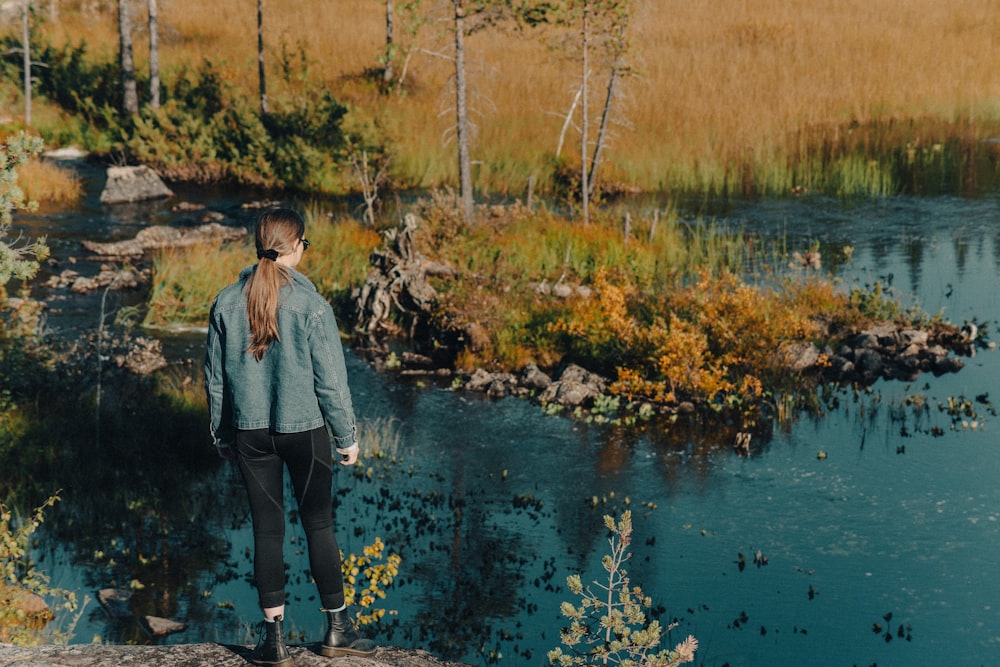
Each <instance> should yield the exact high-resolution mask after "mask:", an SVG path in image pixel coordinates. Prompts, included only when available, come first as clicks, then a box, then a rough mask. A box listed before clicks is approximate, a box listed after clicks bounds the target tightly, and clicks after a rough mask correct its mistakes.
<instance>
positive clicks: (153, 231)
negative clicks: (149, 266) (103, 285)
mask: <svg viewBox="0 0 1000 667" xmlns="http://www.w3.org/2000/svg"><path fill="white" fill-rule="evenodd" d="M246 236H247V230H246V229H244V228H243V227H227V226H225V225H221V224H219V223H218V222H210V223H208V224H206V225H200V226H198V227H191V228H178V227H167V226H165V225H153V226H152V227H146V228H145V229H143V230H141V231H140V232H139V233H138V234H136V235H135V238H133V239H127V240H124V241H112V242H109V243H101V242H98V241H89V240H88V241H81V243H82V244H83V247H84V248H86V249H87V250H89V251H90V252H92V253H94V254H95V255H101V256H104V257H139V256H141V255H142V254H143V253H145V252H146V251H147V250H162V249H164V248H183V247H189V246H193V245H198V244H202V243H216V244H218V243H223V242H225V241H235V240H237V239H242V238H246Z"/></svg>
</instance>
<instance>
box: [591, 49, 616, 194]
mask: <svg viewBox="0 0 1000 667" xmlns="http://www.w3.org/2000/svg"><path fill="white" fill-rule="evenodd" d="M617 82H618V67H617V66H616V67H614V68H613V69H612V70H611V79H610V80H609V81H608V96H607V98H605V100H604V112H603V113H602V114H601V127H600V129H599V130H598V131H597V145H596V146H595V147H594V160H593V161H592V162H591V163H590V176H589V177H588V179H587V187H588V188H589V189H588V190H587V193H588V196H589V197H593V196H594V185H595V184H596V183H597V165H599V164H600V163H601V153H602V152H603V150H604V142H605V140H606V139H607V134H608V124H609V122H610V119H611V102H612V100H613V99H614V98H615V84H616V83H617Z"/></svg>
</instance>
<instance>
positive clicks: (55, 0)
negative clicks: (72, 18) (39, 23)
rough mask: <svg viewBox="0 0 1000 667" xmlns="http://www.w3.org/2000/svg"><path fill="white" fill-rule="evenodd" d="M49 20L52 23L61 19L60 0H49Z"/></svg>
mask: <svg viewBox="0 0 1000 667" xmlns="http://www.w3.org/2000/svg"><path fill="white" fill-rule="evenodd" d="M49 21H50V22H52V23H57V22H58V21H59V0H49Z"/></svg>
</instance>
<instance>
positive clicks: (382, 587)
mask: <svg viewBox="0 0 1000 667" xmlns="http://www.w3.org/2000/svg"><path fill="white" fill-rule="evenodd" d="M342 558H343V560H342V561H341V570H342V572H343V573H344V597H345V601H346V602H347V606H351V605H357V606H358V607H360V610H359V611H358V614H357V621H358V623H359V624H360V625H367V624H369V623H378V622H379V621H381V620H382V617H383V616H385V614H386V610H385V609H383V608H381V607H374V606H373V605H374V604H375V603H376V602H377V601H378V600H384V599H385V595H386V594H385V592H386V590H387V589H388V588H389V587H391V586H392V582H393V580H394V579H395V578H396V575H397V574H399V564H400V563H401V562H402V558H400V556H399V554H396V553H390V554H388V555H387V554H386V553H385V544H384V543H383V542H382V538H380V537H376V538H375V542H373V543H372V544H370V545H368V546H366V547H365V548H364V549H363V550H362V555H360V556H359V555H357V554H349V555H347V556H343V555H342ZM388 613H389V614H395V613H396V612H395V611H394V610H393V611H389V612H388Z"/></svg>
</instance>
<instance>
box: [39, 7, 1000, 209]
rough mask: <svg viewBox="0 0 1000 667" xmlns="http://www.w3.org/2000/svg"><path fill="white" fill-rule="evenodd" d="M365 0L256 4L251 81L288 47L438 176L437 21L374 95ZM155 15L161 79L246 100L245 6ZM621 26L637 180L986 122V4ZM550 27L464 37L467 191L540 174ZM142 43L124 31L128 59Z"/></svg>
mask: <svg viewBox="0 0 1000 667" xmlns="http://www.w3.org/2000/svg"><path fill="white" fill-rule="evenodd" d="M425 4H429V3H425ZM383 7H384V6H383V3H381V2H376V1H375V0H268V2H267V3H266V4H265V11H266V18H265V21H266V24H265V26H266V41H267V44H268V47H269V52H268V53H269V60H268V64H269V75H268V76H269V79H268V87H269V93H270V94H275V95H277V94H280V93H281V90H282V86H283V84H282V82H281V81H280V76H279V74H278V72H277V63H278V53H279V45H280V44H282V43H284V44H286V45H288V46H289V47H290V48H293V49H295V48H297V45H299V44H301V45H302V46H303V47H304V48H305V50H306V51H307V53H308V54H309V56H310V58H311V60H312V63H313V64H312V68H311V73H310V74H311V76H312V77H313V78H314V80H315V81H321V82H322V85H326V86H329V87H330V88H331V89H332V90H333V91H334V93H335V94H336V95H337V96H338V98H340V99H341V100H343V101H345V102H347V103H349V104H350V105H351V107H352V109H353V110H354V113H358V114H361V115H364V116H367V117H378V118H380V119H382V121H383V123H384V124H385V126H386V127H388V128H390V129H391V131H392V132H393V134H394V138H395V140H396V141H397V142H398V143H399V146H400V153H399V156H398V158H397V163H396V167H397V169H400V170H402V171H403V172H405V175H406V176H407V177H408V179H407V180H409V181H410V182H413V183H415V184H421V185H430V184H434V183H437V182H440V181H442V180H446V179H453V177H454V173H455V171H456V169H455V167H454V165H453V162H454V159H453V158H452V153H453V151H452V146H451V145H450V144H447V143H446V139H447V137H448V136H449V128H450V126H451V125H452V122H453V120H452V119H453V114H452V113H451V112H450V108H451V105H452V94H451V93H450V91H449V81H450V79H449V75H450V71H449V62H448V61H447V60H445V59H443V58H439V57H436V56H433V55H430V53H429V52H444V51H446V50H447V49H448V42H447V39H446V35H444V34H443V33H441V32H437V33H435V32H434V31H435V30H440V29H441V28H440V26H439V27H432V26H429V27H427V28H425V29H424V31H423V32H422V33H421V34H420V36H419V38H418V40H419V44H418V45H419V46H420V47H421V48H422V49H425V50H426V51H420V52H417V53H415V55H414V56H413V58H412V60H411V62H410V64H409V69H408V79H407V84H408V85H409V88H408V91H407V94H405V95H388V96H383V95H379V94H378V93H377V92H376V91H375V90H374V87H373V86H372V85H370V84H369V83H368V82H366V81H365V80H363V79H362V78H361V77H360V75H361V74H362V73H363V72H364V71H365V70H366V69H370V68H373V67H375V66H376V58H377V56H378V54H379V52H380V49H381V48H382V46H383V44H384V39H385V36H384V29H385V28H384V20H385V17H384V13H383V11H384V9H383ZM160 13H161V34H162V35H163V37H162V38H161V43H162V49H163V51H162V56H161V63H162V64H161V67H162V68H163V70H164V72H165V74H167V73H168V72H169V71H170V70H171V69H173V70H176V69H177V68H179V67H180V66H181V64H182V63H185V62H187V63H195V64H197V63H199V62H200V61H201V60H202V59H205V58H208V59H211V60H212V61H213V62H215V63H216V64H218V65H219V66H220V67H221V68H222V71H223V72H224V73H225V74H226V75H227V76H228V77H230V78H231V80H232V81H233V82H235V83H236V84H237V85H238V86H240V87H242V88H245V89H247V91H248V94H253V91H254V90H255V86H256V67H257V61H256V14H255V11H254V5H253V3H246V2H237V0H215V1H213V2H211V3H202V2H196V1H195V0H166V1H164V2H161V10H160ZM62 16H63V24H62V25H60V26H52V34H53V36H55V37H56V39H59V38H61V37H65V35H79V34H87V35H88V42H89V43H90V44H91V45H92V46H96V47H97V48H101V49H105V50H113V49H114V48H115V47H116V45H117V39H116V33H115V26H114V20H113V16H111V13H110V10H107V13H106V14H105V15H103V16H102V17H101V18H100V20H94V19H93V18H84V17H82V16H76V15H74V14H72V13H71V12H70V11H64V12H63V14H62ZM137 20H138V21H140V22H141V21H142V20H144V19H143V17H141V16H139V17H137ZM83 22H85V25H86V32H85V33H81V32H80V31H81V29H82V28H83V27H84V23H83ZM632 26H633V28H632V33H631V34H632V39H633V42H634V47H635V49H634V57H633V62H634V64H635V65H636V66H637V67H638V74H637V76H635V77H633V78H631V79H629V80H628V81H627V82H626V84H625V85H624V87H623V91H624V97H623V99H622V100H621V104H620V106H619V110H620V115H619V119H620V120H621V121H622V122H620V123H619V124H617V125H616V126H615V127H614V128H613V129H614V132H613V137H612V140H611V144H610V146H609V148H608V152H607V159H608V161H609V164H610V165H613V166H614V169H615V173H616V174H618V175H620V177H621V178H624V179H626V180H628V181H630V182H632V183H634V184H636V185H638V186H640V187H643V188H647V189H657V188H660V187H664V186H668V185H671V184H672V185H673V186H675V187H676V186H677V185H678V184H683V183H685V182H687V181H692V182H694V181H701V182H702V183H704V182H711V181H712V180H713V179H718V178H721V177H722V176H721V175H722V174H723V173H724V171H725V170H726V169H727V167H731V166H732V165H734V164H746V163H753V164H764V163H779V164H780V163H783V162H785V161H786V160H787V159H788V158H789V157H794V156H796V155H797V154H799V152H800V151H801V150H802V148H803V147H802V146H800V145H799V142H801V141H802V139H801V138H798V137H801V136H804V135H802V134H801V131H803V130H809V132H810V134H809V136H810V137H815V136H816V135H815V133H814V128H821V130H822V132H823V133H827V134H829V135H832V136H836V135H837V133H839V132H842V131H843V128H844V127H846V126H847V125H848V124H850V123H852V122H855V121H856V122H858V123H861V124H866V123H868V122H871V121H886V120H907V119H911V118H917V119H925V118H930V119H936V120H939V121H946V122H951V121H959V120H961V121H965V122H966V123H968V122H969V121H972V122H973V123H983V122H986V121H993V123H994V127H995V123H996V122H997V121H998V119H1000V68H998V67H997V63H998V62H1000V11H997V6H996V3H995V2H991V1H985V2H984V1H983V0H949V2H941V1H940V0H842V1H841V2H837V3H820V2H815V1H814V0H746V1H745V2H741V3H734V2H728V1H726V0H704V1H701V2H690V1H689V0H635V17H634V20H633V22H632ZM60 36H61V37H60ZM552 37H553V35H552V34H551V30H550V31H549V32H545V31H541V30H532V31H528V32H527V33H526V34H525V35H523V36H510V35H503V34H501V33H499V32H497V31H483V32H480V33H477V34H475V35H473V36H471V37H470V38H469V39H468V40H467V46H468V49H469V55H468V64H469V74H470V85H471V87H472V90H471V91H470V105H471V107H472V110H473V114H474V120H475V122H476V125H477V133H476V137H475V141H474V145H473V159H474V160H476V161H477V163H478V164H477V167H476V169H477V171H476V172H475V173H476V174H478V176H477V179H478V180H480V181H481V182H482V185H483V186H487V185H488V186H489V187H491V188H493V189H494V190H497V189H499V190H504V189H514V190H518V189H519V188H521V187H523V185H524V183H525V182H526V180H527V176H528V175H529V174H531V173H536V174H539V175H542V176H544V175H545V174H546V170H547V169H550V166H549V165H550V160H551V156H552V154H553V153H554V151H555V148H556V145H557V142H558V138H559V131H560V128H561V126H562V122H563V119H562V118H561V117H560V114H564V113H565V112H566V110H567V109H568V108H569V106H570V103H571V101H572V98H573V94H574V92H575V88H576V86H577V85H578V65H577V64H576V63H575V62H572V61H570V60H568V59H564V58H561V57H559V56H557V54H556V53H555V52H554V51H553V50H551V49H550V48H548V45H549V43H550V42H551V41H552V40H551V38H552ZM397 38H398V39H399V40H402V39H403V36H402V35H401V34H397ZM145 48H146V47H145V44H144V43H142V41H141V36H140V37H139V41H138V42H137V44H136V57H137V61H138V63H139V66H140V67H142V66H144V63H143V60H144V56H145V50H144V49H145ZM595 69H596V65H595ZM594 84H595V85H594V90H595V95H594V98H593V100H592V101H591V109H592V110H593V112H594V114H595V115H594V120H593V123H594V125H595V127H596V122H597V115H596V114H597V113H598V112H599V109H600V105H601V94H602V93H603V91H601V90H600V86H601V83H600V80H599V79H598V80H595V82H594ZM593 135H596V131H594V132H592V136H593ZM578 142H579V139H578V135H576V134H575V133H573V132H571V133H570V134H569V135H568V136H567V140H566V146H565V147H564V151H565V152H566V154H568V155H570V156H572V154H573V153H575V152H578V150H579V148H578Z"/></svg>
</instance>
